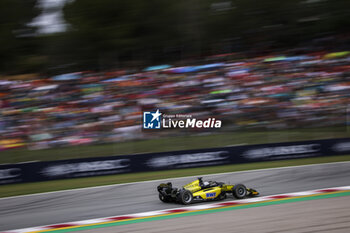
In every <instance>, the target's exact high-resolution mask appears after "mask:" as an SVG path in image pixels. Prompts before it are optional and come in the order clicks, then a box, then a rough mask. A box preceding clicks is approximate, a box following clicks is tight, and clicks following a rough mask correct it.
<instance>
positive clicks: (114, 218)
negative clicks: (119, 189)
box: [4, 186, 350, 233]
mask: <svg viewBox="0 0 350 233" xmlns="http://www.w3.org/2000/svg"><path fill="white" fill-rule="evenodd" d="M345 190H350V186H342V187H334V188H326V189H316V190H310V191H303V192H295V193H284V194H277V195H270V196H264V197H256V198H249V199H241V200H233V201H225V202H217V203H211V204H203V205H196V206H183V207H180V208H174V209H165V210H156V211H148V212H142V213H135V214H128V215H119V216H111V217H104V218H97V219H89V220H82V221H76V222H68V223H59V224H53V225H47V226H39V227H31V228H24V229H17V230H10V231H6V232H4V233H30V232H37V231H44V230H50V229H51V230H57V229H60V228H61V229H62V228H64V227H69V226H83V225H87V224H94V223H108V222H112V221H118V220H124V219H136V218H140V217H153V216H158V215H163V214H171V213H185V212H188V211H196V210H207V209H213V208H219V207H224V206H235V205H240V204H247V203H258V202H262V201H269V200H278V199H282V200H283V199H285V198H291V197H303V196H307V195H313V194H321V193H333V192H336V191H345Z"/></svg>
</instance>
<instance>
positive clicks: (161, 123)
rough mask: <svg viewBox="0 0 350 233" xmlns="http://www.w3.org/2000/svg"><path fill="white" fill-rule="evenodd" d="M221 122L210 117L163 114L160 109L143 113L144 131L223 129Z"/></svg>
mask: <svg viewBox="0 0 350 233" xmlns="http://www.w3.org/2000/svg"><path fill="white" fill-rule="evenodd" d="M221 124H222V122H221V120H218V119H215V118H212V117H209V118H207V119H197V118H194V117H192V115H190V114H172V115H169V114H163V113H161V112H159V109H157V111H155V112H143V128H144V129H161V128H163V129H171V128H178V129H179V128H180V129H181V128H187V129H188V128H196V129H201V128H207V129H208V128H216V129H217V128H221Z"/></svg>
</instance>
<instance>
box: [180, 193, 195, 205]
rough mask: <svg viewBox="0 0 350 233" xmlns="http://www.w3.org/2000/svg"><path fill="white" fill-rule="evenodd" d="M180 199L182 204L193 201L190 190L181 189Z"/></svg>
mask: <svg viewBox="0 0 350 233" xmlns="http://www.w3.org/2000/svg"><path fill="white" fill-rule="evenodd" d="M180 201H181V202H182V204H184V205H188V204H191V203H192V201H193V195H192V193H191V191H189V190H183V191H181V193H180Z"/></svg>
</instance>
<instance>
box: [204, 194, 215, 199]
mask: <svg viewBox="0 0 350 233" xmlns="http://www.w3.org/2000/svg"><path fill="white" fill-rule="evenodd" d="M205 196H206V197H207V198H213V197H215V196H216V193H206V194H205Z"/></svg>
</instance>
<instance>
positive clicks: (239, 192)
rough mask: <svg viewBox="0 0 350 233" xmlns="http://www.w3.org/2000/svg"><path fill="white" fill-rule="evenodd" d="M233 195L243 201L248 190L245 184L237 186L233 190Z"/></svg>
mask: <svg viewBox="0 0 350 233" xmlns="http://www.w3.org/2000/svg"><path fill="white" fill-rule="evenodd" d="M232 194H233V196H234V197H235V198H237V199H242V198H244V197H245V196H246V195H247V188H246V187H245V186H244V185H243V184H236V185H235V186H234V187H233V189H232Z"/></svg>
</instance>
